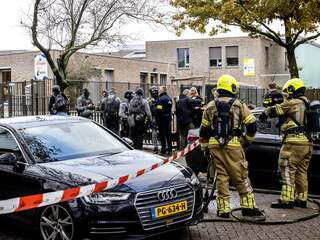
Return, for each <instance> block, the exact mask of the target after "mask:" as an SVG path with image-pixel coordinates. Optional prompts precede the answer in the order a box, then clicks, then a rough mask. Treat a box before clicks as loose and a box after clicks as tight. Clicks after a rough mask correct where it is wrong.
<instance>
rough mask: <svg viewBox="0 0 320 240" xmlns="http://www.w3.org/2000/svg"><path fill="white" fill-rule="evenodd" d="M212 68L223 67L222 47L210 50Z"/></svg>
mask: <svg viewBox="0 0 320 240" xmlns="http://www.w3.org/2000/svg"><path fill="white" fill-rule="evenodd" d="M209 60H210V67H222V49H221V47H210V48H209Z"/></svg>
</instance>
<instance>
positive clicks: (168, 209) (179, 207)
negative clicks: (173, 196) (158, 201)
mask: <svg viewBox="0 0 320 240" xmlns="http://www.w3.org/2000/svg"><path fill="white" fill-rule="evenodd" d="M187 210H188V203H187V201H181V202H177V203H172V204H168V205H164V206H161V207H156V208H151V216H152V219H157V218H162V217H167V216H171V215H175V214H178V213H182V212H185V211H187Z"/></svg>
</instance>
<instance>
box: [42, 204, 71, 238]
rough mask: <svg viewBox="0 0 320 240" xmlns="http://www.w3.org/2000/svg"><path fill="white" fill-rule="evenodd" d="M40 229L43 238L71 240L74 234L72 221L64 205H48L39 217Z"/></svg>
mask: <svg viewBox="0 0 320 240" xmlns="http://www.w3.org/2000/svg"><path fill="white" fill-rule="evenodd" d="M40 231H41V235H42V238H43V239H44V240H71V239H73V234H74V222H73V219H72V217H71V215H70V214H69V212H68V211H67V210H66V209H65V208H64V207H62V206H60V205H52V206H48V207H46V209H45V210H44V211H43V212H42V214H41V217H40Z"/></svg>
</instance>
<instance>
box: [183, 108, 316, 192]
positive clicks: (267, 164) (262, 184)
mask: <svg viewBox="0 0 320 240" xmlns="http://www.w3.org/2000/svg"><path fill="white" fill-rule="evenodd" d="M252 113H253V114H254V115H255V116H256V117H257V124H258V132H257V134H256V136H255V139H254V142H253V143H252V144H251V145H250V146H249V147H248V149H247V150H246V158H247V161H248V162H249V176H250V180H251V182H252V185H253V187H254V188H260V189H270V190H280V189H281V183H280V174H279V172H278V158H279V153H280V149H281V146H282V137H281V136H280V133H279V128H278V127H277V123H278V120H277V119H268V120H267V121H266V122H259V115H260V114H261V113H262V110H254V111H253V112H252ZM198 138H199V129H192V130H189V133H188V141H189V142H193V141H195V140H197V139H198ZM186 162H187V165H188V166H189V167H190V168H191V169H192V170H193V171H194V172H195V173H196V174H198V173H199V172H206V171H207V166H208V162H207V159H206V157H205V156H204V154H203V152H202V150H201V148H200V146H198V147H197V148H196V149H195V150H193V151H192V152H191V153H190V154H188V155H187V156H186ZM308 180H309V192H310V193H311V194H316V195H319V194H320V188H319V185H320V144H319V141H315V142H314V149H313V155H312V158H311V161H310V166H309V171H308Z"/></svg>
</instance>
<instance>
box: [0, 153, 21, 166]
mask: <svg viewBox="0 0 320 240" xmlns="http://www.w3.org/2000/svg"><path fill="white" fill-rule="evenodd" d="M16 163H17V157H16V155H15V154H14V153H4V154H2V155H0V164H3V165H14V164H16Z"/></svg>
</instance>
